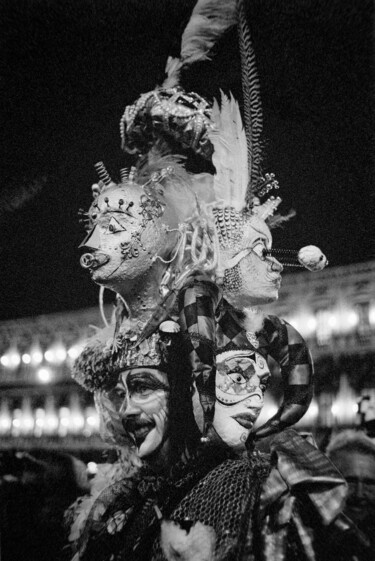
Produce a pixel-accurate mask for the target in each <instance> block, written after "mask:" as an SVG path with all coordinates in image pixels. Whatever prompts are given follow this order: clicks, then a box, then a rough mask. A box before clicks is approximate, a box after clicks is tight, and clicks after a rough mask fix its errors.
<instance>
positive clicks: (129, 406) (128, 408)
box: [119, 397, 141, 418]
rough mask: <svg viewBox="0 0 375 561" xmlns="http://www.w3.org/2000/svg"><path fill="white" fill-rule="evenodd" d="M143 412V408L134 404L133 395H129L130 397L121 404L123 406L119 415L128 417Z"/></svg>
mask: <svg viewBox="0 0 375 561" xmlns="http://www.w3.org/2000/svg"><path fill="white" fill-rule="evenodd" d="M140 413H141V410H140V409H139V407H138V406H137V405H135V404H134V402H133V400H132V398H131V397H129V398H128V399H124V401H123V403H122V404H121V407H120V409H119V415H120V416H121V417H122V418H127V417H130V416H132V415H134V416H135V415H139V414H140Z"/></svg>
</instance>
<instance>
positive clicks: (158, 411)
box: [102, 367, 169, 458]
mask: <svg viewBox="0 0 375 561" xmlns="http://www.w3.org/2000/svg"><path fill="white" fill-rule="evenodd" d="M168 394H169V386H168V379H167V375H166V374H165V373H164V372H162V371H160V370H157V369H155V368H149V367H137V368H132V369H129V370H126V371H124V372H122V373H121V374H120V376H119V379H118V382H117V384H116V386H115V387H114V388H113V389H111V390H107V391H104V392H102V404H103V407H104V408H105V409H106V411H107V412H108V414H109V416H110V418H111V420H112V422H113V425H114V427H115V429H117V430H118V431H119V432H120V433H121V435H122V436H125V437H127V438H129V440H130V441H131V442H132V443H133V444H135V446H136V447H137V450H138V454H139V457H140V458H144V457H147V456H149V455H150V454H152V453H153V452H156V451H157V450H158V449H159V448H160V447H161V445H162V444H163V443H164V442H165V441H166V439H167V437H168V397H169V396H168Z"/></svg>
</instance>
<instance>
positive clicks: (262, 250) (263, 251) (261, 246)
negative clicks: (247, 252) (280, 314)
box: [252, 241, 268, 261]
mask: <svg viewBox="0 0 375 561" xmlns="http://www.w3.org/2000/svg"><path fill="white" fill-rule="evenodd" d="M252 251H253V252H254V253H255V254H256V255H258V257H260V258H261V259H262V261H264V260H265V258H266V257H267V255H268V250H267V248H266V246H265V243H264V241H258V242H257V243H256V244H255V245H254V246H253V247H252Z"/></svg>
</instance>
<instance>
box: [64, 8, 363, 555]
mask: <svg viewBox="0 0 375 561" xmlns="http://www.w3.org/2000/svg"><path fill="white" fill-rule="evenodd" d="M239 14H240V18H239V29H240V43H241V53H242V57H243V58H244V59H246V58H249V57H250V61H251V65H250V68H247V69H246V72H245V74H246V76H245V80H244V84H245V95H244V99H245V124H246V133H245V131H244V130H243V127H242V121H241V118H240V113H239V108H238V105H237V104H236V102H235V101H234V99H233V98H231V99H228V98H227V97H225V96H224V95H223V96H222V98H221V107H219V105H218V103H217V102H215V103H214V105H213V106H212V107H211V106H210V104H209V103H208V102H207V101H206V100H204V99H202V98H201V97H200V96H198V95H197V94H194V93H190V94H187V93H185V92H184V91H183V90H182V89H181V88H180V87H179V86H178V78H179V75H180V73H181V69H182V68H183V67H184V66H186V65H188V64H191V63H192V62H193V61H194V60H198V59H201V58H202V57H203V58H204V57H205V56H207V52H208V50H209V49H210V48H211V47H212V45H213V44H214V43H215V41H216V40H217V38H218V37H219V36H220V34H221V33H222V32H223V31H225V30H226V29H227V28H228V27H229V26H231V25H233V24H234V23H235V22H236V21H237V12H236V2H229V3H228V2H226V1H225V2H224V1H220V2H212V1H210V0H208V1H207V0H206V1H203V0H200V1H199V2H198V4H197V6H196V8H195V10H194V12H193V15H192V19H191V21H190V23H189V25H188V26H187V28H186V31H185V33H184V36H183V41H182V43H183V45H182V50H181V58H180V59H179V60H170V61H169V62H168V65H167V73H168V78H167V81H166V83H165V84H164V85H163V87H162V88H157V89H156V90H155V91H153V92H149V93H147V94H143V95H142V96H141V97H140V98H139V99H138V100H137V101H136V102H135V103H134V105H132V106H130V107H128V108H126V110H125V113H124V116H123V118H122V120H121V133H122V140H123V147H124V149H125V150H127V151H128V152H131V153H136V154H139V155H140V156H141V157H144V156H146V155H147V154H148V155H149V157H148V168H147V173H146V175H145V176H142V171H141V170H142V168H139V169H138V171H137V177H136V183H135V182H134V181H133V177H132V176H128V175H126V176H125V177H124V178H123V180H122V183H121V184H120V185H116V184H113V183H112V182H111V180H110V178H109V177H108V176H107V173H106V171H105V169H104V168H103V167H100V168H99V171H100V173H101V176H102V177H101V180H102V183H100V184H99V186H95V187H94V196H95V201H94V204H93V205H92V207H91V209H90V211H89V214H88V220H89V226H90V231H89V233H88V236H87V238H86V240H85V241H84V244H83V245H84V246H85V248H88V249H89V250H90V252H89V253H86V254H85V255H84V256H83V258H82V261H81V262H82V265H83V266H84V267H86V268H88V269H90V270H91V273H92V277H93V279H94V280H95V282H97V283H99V284H100V285H102V286H106V287H109V288H111V289H112V290H114V291H115V292H117V293H118V294H119V295H120V297H119V305H118V307H117V311H116V316H115V322H114V323H115V325H114V327H112V331H111V332H103V333H100V334H97V336H96V337H94V339H93V340H92V341H91V342H90V343H89V344H88V346H87V348H86V349H85V351H84V352H83V354H82V356H81V357H80V358H79V359H78V361H77V362H76V365H75V377H76V379H77V380H78V381H79V382H80V383H82V384H83V385H85V386H86V387H88V388H89V389H91V390H94V391H95V394H96V403H97V406H98V409H99V411H100V413H101V417H102V421H103V424H104V426H105V429H106V431H107V434H109V435H110V437H111V438H112V440H114V441H115V442H116V443H117V444H119V445H122V446H127V445H129V444H130V446H131V447H133V448H134V449H136V452H137V454H138V456H140V457H142V458H144V459H145V465H144V467H142V468H141V469H140V470H138V471H136V472H135V473H132V474H131V476H130V477H129V476H128V475H127V476H126V477H121V476H120V477H119V478H117V475H116V477H115V478H114V479H113V480H112V481H111V482H110V483H109V485H108V487H107V488H105V489H103V490H102V491H101V492H100V494H99V495H97V496H96V497H95V498H94V499H93V500H92V501H91V503H90V507H89V509H88V510H87V511H86V513H85V517H82V518H85V521H84V522H83V523H82V527H81V531H80V532H78V534H77V532H76V533H74V532H73V538H72V539H75V541H76V547H75V551H76V554H75V560H77V561H78V559H82V560H84V559H87V560H90V561H93V560H95V559H97V560H98V561H99V560H100V561H104V560H106V559H108V560H109V559H112V560H120V559H121V560H122V559H127V560H131V559H144V560H147V559H153V560H154V561H157V560H161V559H163V560H165V559H167V560H168V561H170V560H172V559H186V560H187V559H190V560H191V561H192V560H197V561H198V560H200V561H206V560H207V561H209V560H213V561H219V560H220V561H229V560H241V561H245V560H246V561H249V560H252V559H254V560H255V559H256V560H261V559H265V560H267V561H268V560H270V561H271V559H272V560H274V559H277V560H280V561H281V560H284V559H288V560H291V559H309V560H314V559H316V555H315V553H316V552H317V551H318V545H317V543H318V542H317V540H318V539H320V536H321V534H320V532H321V531H322V532H324V529H325V528H328V527H330V528H332V526H330V525H331V524H336V523H337V524H338V526H337V527H340V528H341V530H340V531H341V532H344V533H345V532H346V531H352V526H351V525H350V522H347V521H343V520H342V519H341V518H340V519H339V518H338V515H339V512H340V510H341V507H342V503H343V500H344V496H345V484H344V482H343V479H342V478H341V477H340V475H339V474H338V472H337V471H336V470H335V469H334V468H333V466H332V465H331V464H330V462H329V461H328V460H327V459H326V458H325V456H323V455H322V454H321V453H320V452H319V451H318V450H317V449H316V448H315V447H314V446H313V445H312V444H310V443H308V442H306V441H305V440H304V439H303V438H301V437H300V436H299V435H298V434H297V433H295V432H294V431H292V430H288V431H284V432H282V430H283V429H284V428H285V427H288V426H290V425H291V424H293V423H295V422H296V421H297V420H299V419H300V418H301V416H302V415H303V414H304V412H305V411H306V410H307V408H308V405H309V403H310V400H311V397H312V364H311V359H310V355H309V352H308V349H307V347H306V344H305V342H304V341H303V339H302V337H301V336H300V335H299V333H298V332H297V331H296V330H295V329H294V328H293V327H292V326H290V325H288V324H287V323H286V322H284V321H282V320H280V319H279V318H276V317H274V316H269V317H264V316H263V315H262V314H261V312H259V311H258V310H254V306H257V305H258V304H262V303H265V302H270V301H272V300H274V299H275V298H277V295H278V290H279V287H280V280H281V276H280V273H281V271H282V268H283V267H282V264H281V263H280V262H279V261H277V260H276V259H275V257H273V255H272V236H271V232H270V229H269V225H275V223H277V222H278V221H282V220H283V218H280V217H275V216H273V214H274V212H275V210H276V209H277V207H278V205H279V203H280V199H279V198H275V197H269V196H268V192H269V191H270V189H271V188H275V187H277V186H278V185H277V182H275V179H274V176H273V175H272V174H269V175H267V174H266V175H265V176H264V177H263V176H262V174H261V167H260V164H261V152H260V148H259V135H260V132H261V107H260V106H259V104H258V96H257V94H258V82H257V79H256V74H255V67H254V56H253V51H252V47H251V43H250V40H249V35H248V30H247V26H246V22H245V20H244V13H243V9H242V7H241V6H240V10H239ZM223 15H224V18H223ZM211 16H212V17H211ZM215 18H216V19H215ZM208 30H209V31H208ZM176 144H177V146H180V147H181V152H184V151H187V150H192V151H193V152H195V153H196V154H198V155H201V156H203V157H204V158H211V157H212V162H213V164H214V166H215V168H216V174H215V176H212V175H208V174H201V175H197V176H188V175H185V174H184V172H183V171H181V169H180V167H179V164H178V163H177V160H176V157H175V156H172V157H171V156H169V158H170V160H171V162H172V164H168V163H167V162H168V156H164V159H163V158H161V157H160V154H165V151H167V152H168V151H171V149H172V148H171V146H172V145H174V146H176ZM155 147H156V149H157V150H159V153H158V155H157V161H158V163H159V165H158V168H157V169H156V170H154V171H152V170H151V168H152V158H151V162H150V155H151V157H153V155H154V154H155ZM140 161H142V160H140ZM160 163H162V165H160ZM176 170H177V173H176ZM155 171H156V175H155V174H154V173H155ZM172 174H174V176H173V175H172ZM172 192H173V193H174V195H173V196H171V193H172ZM265 196H266V197H267V199H266V200H264V197H265ZM262 199H263V201H262ZM266 221H268V224H267V222H266ZM283 254H284V253H283V252H281V253H280V255H283ZM286 255H288V262H289V263H292V264H293V265H294V264H296V263H298V262H303V263H305V265H306V266H307V267H308V268H310V269H312V270H314V269H319V268H322V267H324V265H325V264H326V259H325V257H324V256H323V255H322V254H321V252H320V250H318V249H317V248H315V249H314V248H312V247H309V248H304V250H303V251H302V250H301V251H300V252H299V253H298V254H297V252H286ZM156 256H157V257H156ZM159 286H160V291H159ZM163 322H164V323H163ZM165 323H167V324H168V325H169V327H168V328H167V329H165V327H166V326H165ZM177 323H178V324H179V328H178V327H174V328H173V329H172V331H171V330H170V327H171V326H176V325H177ZM179 329H181V332H179ZM174 331H175V332H176V333H175V334H174V335H173V333H174ZM163 333H167V334H168V335H165V334H164V335H163ZM171 333H172V335H171ZM165 338H166V339H168V342H167V343H166V342H165V340H164V339H165ZM178 338H180V340H179V341H178ZM173 339H174V340H173ZM176 343H177V346H176ZM163 345H164V346H163ZM163 349H164V350H163ZM176 349H177V351H176ZM268 356H272V357H273V358H274V359H275V360H276V361H277V363H278V364H279V366H280V368H281V373H282V379H283V385H284V399H283V402H282V404H281V406H280V408H279V410H278V412H277V414H276V415H275V416H274V417H273V418H272V419H269V420H268V421H267V422H266V423H265V425H263V426H262V427H260V428H259V429H258V430H256V431H255V432H254V431H253V430H252V429H253V425H254V423H255V421H256V419H257V417H258V415H259V413H260V411H261V408H262V405H263V397H264V392H265V391H266V388H267V383H268V380H269V377H270V371H269V369H268V365H267V357H268ZM161 357H163V359H162V360H161ZM150 370H151V371H152V372H150ZM193 383H194V384H193ZM194 388H196V391H195V404H194V405H195V407H194V409H195V411H194V413H195V420H196V422H197V423H198V425H199V426H200V429H201V433H202V434H203V437H202V438H201V439H199V436H200V433H199V431H198V429H197V426H196V424H195V422H194V419H193V410H192V408H193V400H194V395H193V393H194ZM197 396H198V397H199V401H198V400H197V399H196V398H197ZM202 412H203V422H202V423H200V420H202ZM274 433H278V434H277V436H276V437H275V438H274V440H273V444H272V445H271V452H272V454H271V456H269V455H263V454H260V453H258V452H257V451H256V450H254V441H255V440H256V439H260V438H262V437H265V436H270V435H272V434H274ZM245 446H246V447H247V452H245ZM241 454H242V455H241ZM313 531H314V534H313ZM322 535H323V534H322Z"/></svg>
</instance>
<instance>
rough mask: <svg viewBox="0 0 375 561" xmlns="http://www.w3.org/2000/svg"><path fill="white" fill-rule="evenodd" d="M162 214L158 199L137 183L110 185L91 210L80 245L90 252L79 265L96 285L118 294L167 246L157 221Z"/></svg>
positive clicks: (165, 235) (162, 230)
mask: <svg viewBox="0 0 375 561" xmlns="http://www.w3.org/2000/svg"><path fill="white" fill-rule="evenodd" d="M163 212H164V206H163V203H162V202H161V200H160V199H158V198H156V197H155V198H151V197H148V196H147V194H146V193H145V192H144V190H143V189H142V187H141V186H139V185H137V184H136V183H133V184H127V185H126V187H125V186H123V185H115V184H112V185H111V186H110V188H109V189H106V190H104V191H103V192H102V193H100V194H99V195H98V196H97V198H96V199H95V201H94V203H93V204H92V206H91V208H90V211H89V219H90V225H91V226H92V228H91V230H90V231H89V233H88V235H87V236H86V238H85V240H84V241H83V243H82V244H81V246H80V247H83V248H85V249H87V250H89V251H90V253H85V254H84V255H83V256H82V257H81V265H82V266H83V267H85V268H88V269H89V270H90V273H91V276H92V279H93V280H94V281H95V282H97V283H98V284H102V285H104V286H106V287H108V288H111V289H112V290H115V291H118V290H119V287H120V286H121V285H122V284H123V283H124V282H126V281H128V282H129V281H132V280H134V279H136V278H138V277H139V276H140V275H142V274H144V273H145V272H146V271H147V270H148V269H149V268H150V267H151V266H152V263H153V258H154V257H155V256H156V255H158V254H160V253H162V252H163V251H164V250H165V248H166V247H167V246H168V242H169V243H170V241H171V236H169V237H168V236H167V227H166V225H165V224H163V223H162V222H161V221H160V220H159V218H160V217H161V216H162V215H163Z"/></svg>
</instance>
